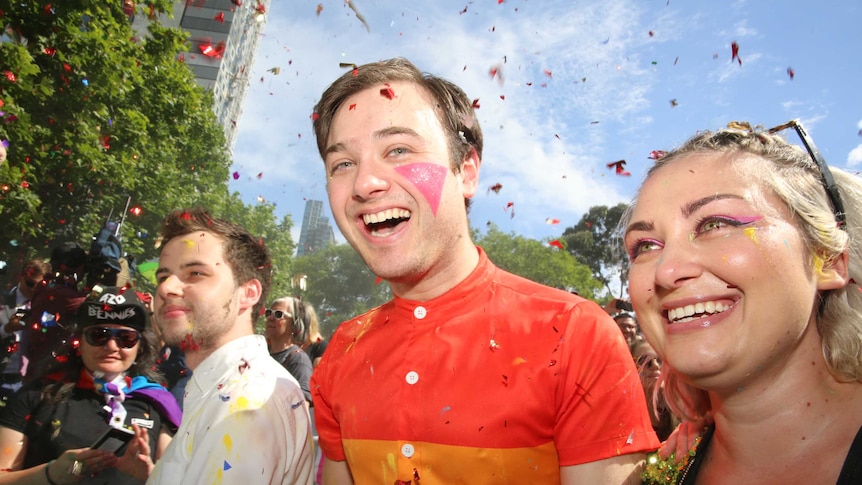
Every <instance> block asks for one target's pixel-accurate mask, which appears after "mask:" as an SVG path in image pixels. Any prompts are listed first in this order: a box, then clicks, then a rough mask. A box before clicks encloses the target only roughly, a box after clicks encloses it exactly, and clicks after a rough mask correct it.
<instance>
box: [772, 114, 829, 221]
mask: <svg viewBox="0 0 862 485" xmlns="http://www.w3.org/2000/svg"><path fill="white" fill-rule="evenodd" d="M787 128H793V129H794V130H795V131H796V134H797V135H799V139H800V140H802V145H804V146H805V150H807V151H808V155H809V156H811V160H813V161H814V164H815V165H817V168H818V170H819V171H820V183H822V184H823V188H824V189H825V190H826V195H827V197H829V202H831V203H832V211H833V212H834V213H835V222H837V223H838V227H840V228H841V229H845V227H844V225H845V224H844V222H845V217H844V214H845V212H844V203H843V202H841V194H839V193H838V187H837V186H836V185H835V179H834V178H832V172H830V171H829V165H826V159H825V158H823V154H821V153H820V150H818V149H817V146H816V145H814V140H812V139H811V137H810V136H808V132H806V131H805V127H803V126H802V123H800V122H799V120H791V121H788V122H787V123H784V124H783V125H779V126H776V127H775V128H770V129H769V130H767V131H768V132H769V133H776V132H779V131H783V130H786V129H787Z"/></svg>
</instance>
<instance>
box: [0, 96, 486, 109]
mask: <svg viewBox="0 0 862 485" xmlns="http://www.w3.org/2000/svg"><path fill="white" fill-rule="evenodd" d="M0 106H2V105H0ZM473 109H479V98H476V99H474V100H473Z"/></svg>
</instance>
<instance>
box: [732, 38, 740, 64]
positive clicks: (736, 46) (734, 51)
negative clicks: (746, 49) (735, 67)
mask: <svg viewBox="0 0 862 485" xmlns="http://www.w3.org/2000/svg"><path fill="white" fill-rule="evenodd" d="M730 61H731V62H733V61H736V62H738V63H739V65H740V66H741V65H742V58H741V57H739V44H738V43H737V42H736V41H733V42H731V43H730Z"/></svg>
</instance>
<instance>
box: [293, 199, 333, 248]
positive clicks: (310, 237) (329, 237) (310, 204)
mask: <svg viewBox="0 0 862 485" xmlns="http://www.w3.org/2000/svg"><path fill="white" fill-rule="evenodd" d="M322 214H323V202H322V201H319V200H308V201H306V202H305V213H304V214H303V215H302V230H301V231H300V232H299V246H298V247H297V248H296V255H297V256H303V255H305V254H309V253H313V252H314V251H317V250H319V249H324V248H326V247H327V246H329V245H330V244H332V243H334V242H335V234H334V233H333V232H332V226H331V225H330V224H329V218H328V217H323V215H322Z"/></svg>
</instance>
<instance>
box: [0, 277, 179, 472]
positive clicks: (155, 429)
mask: <svg viewBox="0 0 862 485" xmlns="http://www.w3.org/2000/svg"><path fill="white" fill-rule="evenodd" d="M74 321H75V338H74V339H73V342H74V343H73V349H72V350H71V351H70V352H69V353H68V354H58V357H57V358H56V361H55V364H54V366H53V367H52V368H50V369H48V374H47V375H46V376H44V377H42V378H37V379H35V380H33V381H31V382H30V383H28V384H26V385H25V386H24V387H23V388H22V389H21V390H20V391H19V392H18V393H17V394H16V395H15V396H14V397H13V398H12V399H11V400H10V402H9V404H8V406H6V408H5V409H4V410H3V412H2V413H0V449H2V450H5V451H4V452H3V453H0V469H2V470H3V471H5V473H7V474H8V475H10V476H9V477H4V476H2V475H0V482H2V480H3V479H4V478H6V479H14V480H16V481H18V480H20V481H21V482H22V483H23V482H24V480H28V481H26V483H37V482H38V481H39V480H41V482H39V483H48V484H54V483H56V484H60V483H73V482H80V483H112V484H115V483H116V484H125V483H142V482H143V481H145V480H146V479H147V476H148V474H149V472H150V470H152V468H153V466H154V462H155V461H157V460H158V459H159V457H160V456H161V455H162V453H163V452H164V450H165V448H167V445H168V443H170V440H171V436H172V435H173V433H174V432H175V431H176V429H177V427H178V426H179V422H180V419H181V413H180V410H179V406H178V405H177V403H176V400H174V398H173V396H172V395H171V394H170V393H169V392H168V391H167V390H166V389H165V388H164V387H162V386H161V385H160V384H159V383H158V379H159V376H158V375H157V374H156V373H155V372H154V371H153V366H154V363H155V357H156V351H157V348H156V343H155V336H154V335H153V332H152V328H151V324H150V317H149V312H148V311H147V310H146V308H145V307H144V305H143V304H142V303H141V301H140V299H139V298H138V296H137V294H136V293H135V291H134V290H131V289H124V288H117V287H101V286H95V287H93V289H92V292H91V293H90V294H89V295H88V296H87V299H86V300H85V301H84V302H83V303H82V304H81V306H80V307H79V308H78V311H77V314H76V316H75V318H74ZM75 344H76V345H75ZM112 428H120V429H123V430H126V431H130V433H128V432H127V433H124V434H121V436H127V437H128V443H127V444H125V445H123V446H122V447H121V448H119V449H118V450H116V451H115V450H110V451H109V450H103V449H98V448H97V449H90V448H89V447H91V446H93V445H94V444H95V443H97V441H98V440H99V438H100V437H101V436H103V435H104V434H105V433H106V432H108V431H110V430H111V429H112ZM2 483H5V482H2Z"/></svg>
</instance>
